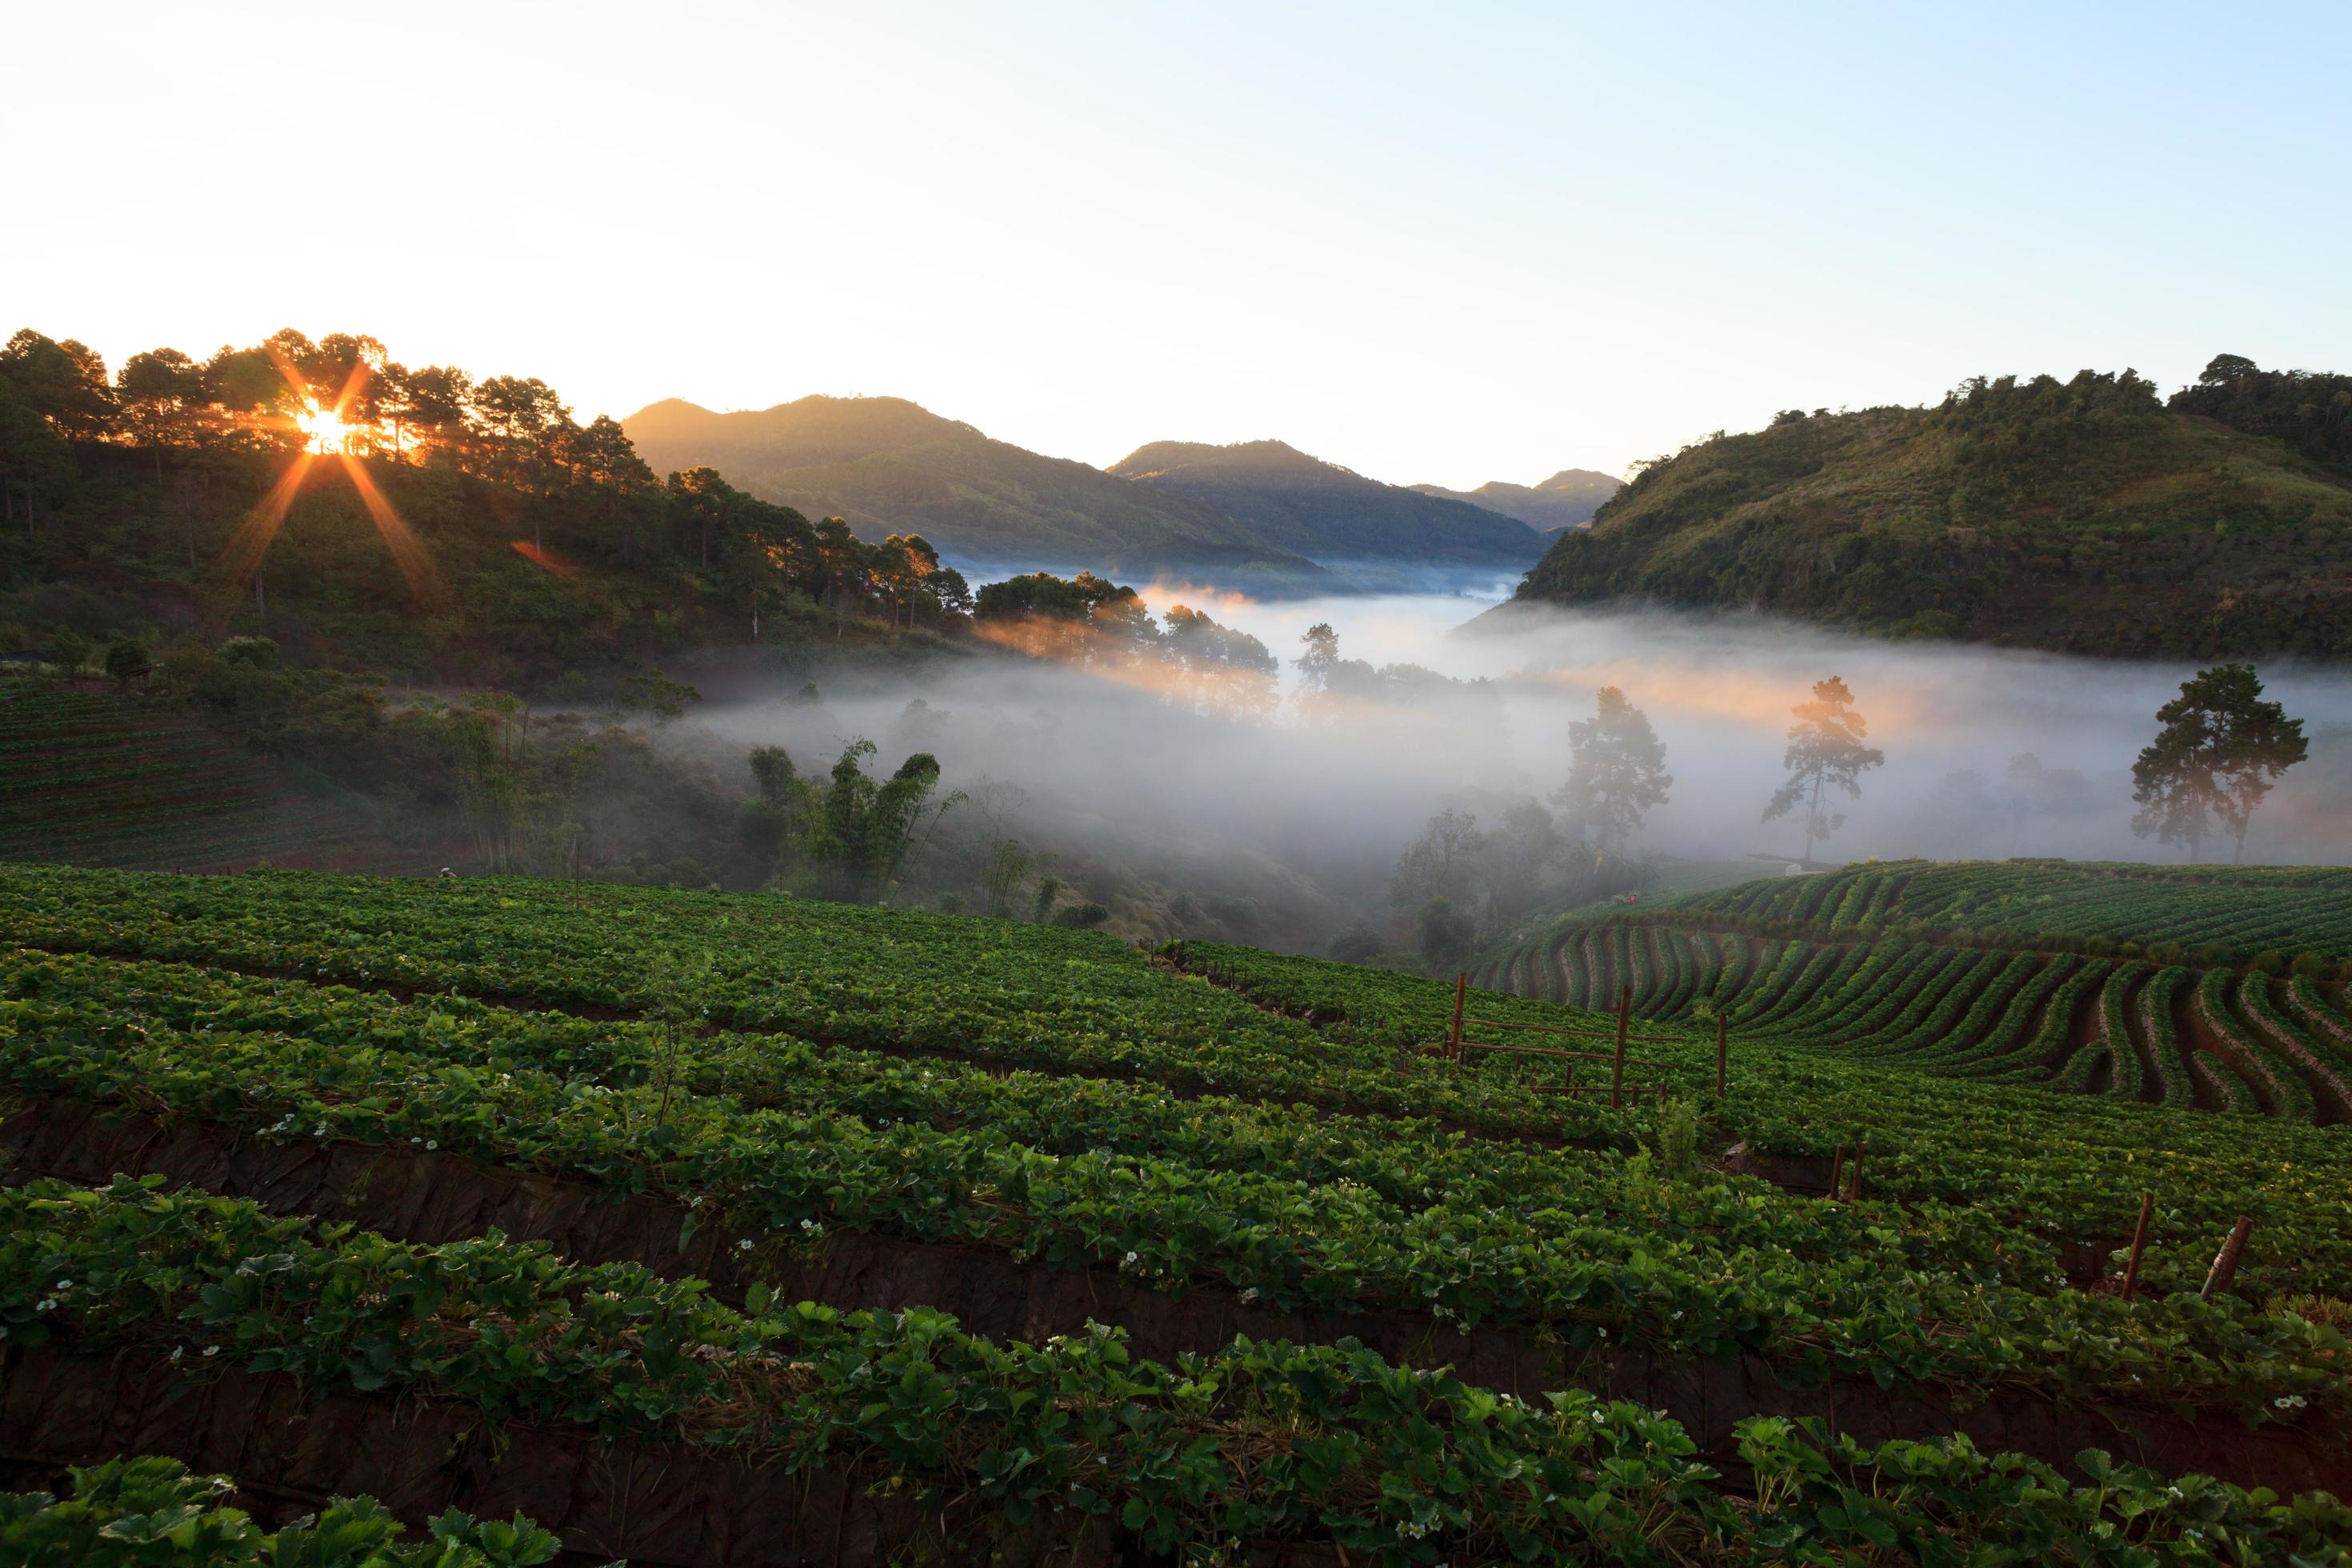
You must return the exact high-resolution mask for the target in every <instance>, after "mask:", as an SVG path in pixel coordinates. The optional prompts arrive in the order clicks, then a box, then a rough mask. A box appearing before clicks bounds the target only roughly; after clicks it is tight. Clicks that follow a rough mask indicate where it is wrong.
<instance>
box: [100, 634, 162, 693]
mask: <svg viewBox="0 0 2352 1568" xmlns="http://www.w3.org/2000/svg"><path fill="white" fill-rule="evenodd" d="M154 668H155V661H154V660H153V659H152V658H149V657H148V655H147V650H146V649H145V648H144V647H141V646H140V645H139V644H137V643H135V642H129V641H125V642H119V643H116V644H115V645H114V646H113V647H110V648H108V649H107V650H106V673H107V674H108V675H110V676H111V677H113V678H114V682H115V684H116V685H118V686H122V687H128V686H129V685H130V684H131V682H132V681H134V680H144V679H147V677H148V676H149V675H150V674H151V673H152V672H153V670H154Z"/></svg>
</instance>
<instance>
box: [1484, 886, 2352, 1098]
mask: <svg viewBox="0 0 2352 1568" xmlns="http://www.w3.org/2000/svg"><path fill="white" fill-rule="evenodd" d="M1943 869H1945V868H1929V869H1926V870H1923V869H1921V868H1917V867H1903V866H1894V867H1885V868H1866V869H1864V870H1860V871H1856V872H1853V873H1840V874H1838V875H1837V876H1834V877H1813V878H1791V879H1787V882H1788V883H1789V884H1790V885H1788V886H1783V885H1782V884H1781V883H1780V882H1766V883H1762V884H1759V885H1757V887H1756V888H1755V889H1751V890H1748V891H1747V892H1745V893H1743V892H1742V891H1741V889H1730V890H1729V891H1728V892H1727V893H1715V894H1707V895H1704V896H1703V897H1702V898H1701V899H1699V900H1690V901H1686V902H1685V904H1681V905H1675V906H1667V907H1664V908H1661V909H1659V910H1648V911H1644V912H1643V913H1642V914H1639V915H1611V916H1607V917H1604V918H1602V919H1601V920H1600V921H1589V922H1584V923H1579V924H1571V925H1569V926H1566V927H1564V928H1561V929H1559V930H1557V931H1553V932H1551V933H1549V934H1548V935H1546V936H1545V937H1543V938H1541V939H1539V940H1538V941H1537V942H1532V943H1529V944H1528V947H1527V949H1524V950H1522V951H1521V952H1512V953H1508V954H1506V955H1504V956H1503V957H1501V958H1499V959H1496V960H1493V961H1490V962H1489V963H1486V965H1485V966H1483V967H1482V969H1481V970H1480V971H1479V973H1478V975H1477V978H1478V979H1479V980H1480V981H1481V983H1482V984H1495V985H1497V986H1499V987H1500V988H1505V989H1511V990H1514V991H1517V992H1519V993H1520V994H1528V995H1534V996H1538V997H1540V998H1542V999H1545V1000H1549V1001H1556V1002H1559V1003H1563V1004H1565V1005H1570V1006H1576V1007H1587V1008H1605V1007H1608V1006H1609V1005H1612V1002H1613V1001H1614V1000H1615V998H1616V995H1617V994H1618V989H1619V988H1620V987H1622V986H1627V985H1630V986H1631V987H1632V991H1633V1009H1634V1011H1635V1013H1636V1014H1637V1015H1639V1016H1641V1017H1643V1019H1644V1020H1647V1021H1651V1022H1675V1023H1686V1024H1700V1023H1704V1022H1705V1021H1706V1020H1708V1019H1711V1018H1713V1017H1714V1016H1717V1015H1718V1014H1719V1015H1722V1016H1726V1017H1727V1018H1728V1019H1729V1020H1730V1023H1731V1026H1732V1027H1734V1028H1735V1029H1738V1031H1739V1032H1740V1033H1741V1034H1742V1036H1743V1037H1748V1038H1754V1039H1770V1040H1775V1041H1780V1042H1783V1043H1786V1044H1789V1045H1790V1046H1792V1047H1804V1048H1811V1049H1817V1050H1820V1051H1822V1052H1825V1053H1830V1054H1835V1055H1841V1056H1848V1057H1859V1058H1869V1059H1874V1060H1881V1061H1887V1062H1900V1063H1901V1064H1902V1065H1904V1066H1906V1067H1907V1068H1912V1069H1914V1070H1917V1071H1921V1072H1927V1073H1932V1074H1938V1075H1948V1076H1959V1077H1971V1078H1985V1079H1997V1080H2000V1081H2003V1082H2013V1083H2022V1084H2039V1085H2041V1086H2042V1087H2044V1088H2046V1089H2052V1090H2053V1091H2056V1092H2061V1093H2074V1094H2087V1093H2096V1094H2100V1095H2103V1096H2108V1097H2113V1098H2117V1099H2123V1100H2139V1101H2144V1102H2147V1103H2150V1104H2165V1105H2171V1106H2175V1107H2183V1106H2194V1107H2197V1108H2199V1109H2203V1110H2217V1111H2232V1112H2245V1113H2259V1114H2264V1115H2271V1116H2278V1117H2284V1118H2289V1119H2293V1120H2296V1121H2313V1122H2316V1123H2318V1124H2320V1125H2322V1126H2332V1125H2336V1124H2337V1123H2341V1122H2346V1121H2352V1014H2347V1011H2346V1007H2347V1004H2346V1002H2345V999H2344V992H2345V987H2344V985H2343V984H2341V983H2338V982H2335V981H2331V980H2315V979H2314V978H2313V977H2311V976H2310V975H2308V974H2301V973H2298V974H2294V975H2279V974H2273V973H2264V972H2263V971H2260V970H2246V971H2241V970H2238V969H2236V968H2234V967H2211V968H2205V969H2202V970H2183V969H2181V968H2180V967H2179V966H2177V965H2168V964H2161V963H2151V962H2149V961H2147V960H2146V959H2140V958H2134V957H2128V956H2123V957H2110V956H2105V955H2101V954H2077V953H2073V952H2044V951H2042V950H2040V949H2037V948H2034V947H2031V946H2017V945H2011V946H1999V945H1994V946H1981V945H1976V944H1974V943H1954V942H1950V941H1949V940H1937V934H1936V933H1935V932H1934V931H1928V932H1927V933H1926V934H1916V933H1918V932H1919V928H1918V927H1916V926H1915V925H1911V924H1905V925H1903V926H1901V927H1900V928H1899V929H1897V930H1895V931H1887V932H1885V933H1884V934H1879V935H1875V936H1873V935H1871V934H1870V931H1871V929H1872V928H1871V925H1870V922H1871V921H1884V919H1885V915H1884V911H1885V910H1901V909H1903V908H1905V907H1907V906H1908V904H1909V902H1910V900H1911V899H1912V898H1913V896H1914V891H1915V890H1916V889H1918V888H1919V885H1920V883H1921V881H1922V879H1924V878H1927V877H1928V876H1929V875H1931V874H1940V872H1941V871H1942V870H1943ZM1969 869H1973V868H1969ZM2004 869H2005V868H2004ZM2034 875H2035V876H2037V877H2049V876H2053V875H2056V873H2052V872H2037V873H2034ZM2314 875H2317V874H2316V873H2315V874H2314ZM2077 880H2078V881H2079V880H2080V879H2077ZM2094 880H2096V881H2099V882H2102V883H2105V884H2112V885H2114V886H2119V887H2124V888H2126V889H2130V888H2133V887H2136V886H2138V885H2140V884H2139V883H2138V882H2137V880H2136V879H2131V878H2126V877H2122V876H2107V875H2105V874H2104V873H2102V874H2100V875H2099V876H2097V877H2095V878H2094ZM1803 883H1811V884H1813V885H1812V886H1811V887H1810V888H1808V887H1803V886H1799V885H1797V884H1803ZM2029 885H2031V884H2029ZM1840 886H1843V889H1844V891H1843V893H1842V894H1838V893H1837V889H1838V888H1839V887H1840ZM2245 892H2246V890H2245V889H2242V888H2240V887H2238V886H2236V885H2234V884H2228V883H2221V882H2219V881H2216V882H2215V883H2214V884H2213V885H2211V886H2207V885H2205V884H2204V883H2202V882H2200V883H2199V884H2197V885H2195V886H2193V887H2191V888H2190V889H2189V890H2188V892H2186V893H2182V892H2179V891H2170V892H2168V893H2167V894H2166V897H2167V898H2168V899H2169V900H2171V901H2172V904H2173V910H2172V913H2173V915H2174V917H2175V918H2176V921H2177V922H2179V923H2177V925H2176V927H2175V929H2191V930H2193V929H2195V926H2194V922H2193V921H2191V920H2190V919H2189V910H2188V909H2187V907H2186V904H2185V902H2184V900H2187V899H2188V898H2189V897H2192V896H2193V897H2199V898H2203V899H2206V900H2230V901H2234V900H2237V899H2239V898H2241V897H2242V896H2245ZM1832 895H1836V897H1835V899H1834V900H1833V899H1832ZM2278 896H2280V897H2284V898H2289V899H2293V900H2319V901H2320V903H2321V904H2323V905H2324V906H2325V907H2324V908H2319V907H2315V908H2312V909H2307V910H2305V914H2306V916H2307V917H2308V918H2310V919H2312V920H2314V921H2315V922H2317V923H2318V924H2319V925H2320V926H2322V927H2325V926H2326V925H2327V924H2328V923H2329V922H2331V921H2335V920H2336V919H2338V918H2339V917H2346V918H2352V914H2347V911H2352V888H2346V889H2335V888H2333V887H2329V886H2322V887H2321V888H2320V889H2318V890H2316V891H2311V890H2306V889H2305V888H2304V886H2303V884H2302V883H2301V882H2300V881H2297V882H2290V883H2287V884H2285V885H2284V889H2283V891H2282V892H2281V893H2280V894H2279V895H2278ZM1743 902H1744V903H1745V904H1746V905H1749V906H1753V907H1755V908H1759V909H1765V910H1775V909H1777V910H1802V909H1804V908H1807V907H1832V905H1833V904H1834V907H1836V908H1837V909H1838V910H1839V912H1838V914H1837V915H1836V917H1835V921H1834V929H1835V930H1837V931H1840V932H1842V933H1843V935H1842V937H1840V938H1830V937H1822V938H1794V939H1788V938H1778V937H1769V936H1766V935H1763V934H1759V933H1758V932H1755V931H1744V930H1742V929H1741V926H1742V924H1743V922H1745V923H1755V922H1753V921H1748V920H1747V916H1746V915H1745V913H1744V912H1743V910H1742V908H1741V907H1739V906H1742V905H1743ZM1720 906H1734V907H1732V908H1730V909H1728V910H1726V909H1724V908H1722V907H1720ZM2297 907H2298V908H2303V907H2304V906H2303V904H2301V903H2298V904H2297ZM1727 949H1728V950H1729V952H1728V954H1727V951H1726V950H1727ZM1525 952H1532V953H1533V955H1534V958H1533V960H1532V961H1530V960H1529V959H1528V958H1526V957H1524V956H1523V953H1525ZM1735 974H1736V975H1738V981H1737V983H1736V984H1727V981H1728V980H1729V979H1730V977H1731V976H1733V975H1735ZM1526 976H1531V977H1532V978H1531V979H1523V978H1522V977H1526ZM2143 995H2146V996H2147V997H2148V998H2151V999H2152V1000H2150V1001H2148V1002H2147V1004H2146V1005H2143V1002H2142V997H2143Z"/></svg>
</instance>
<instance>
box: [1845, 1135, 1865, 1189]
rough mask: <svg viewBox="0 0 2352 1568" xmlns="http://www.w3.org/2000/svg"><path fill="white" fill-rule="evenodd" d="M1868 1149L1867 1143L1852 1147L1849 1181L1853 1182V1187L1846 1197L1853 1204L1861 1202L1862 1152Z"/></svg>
mask: <svg viewBox="0 0 2352 1568" xmlns="http://www.w3.org/2000/svg"><path fill="white" fill-rule="evenodd" d="M1869 1147H1870V1145H1869V1144H1868V1143H1857V1144H1855V1145H1854V1146H1853V1171H1852V1172H1851V1173H1849V1179H1850V1180H1851V1181H1852V1182H1853V1190H1852V1191H1851V1192H1849V1193H1847V1194H1846V1197H1847V1198H1848V1199H1849V1200H1850V1201H1852V1202H1854V1203H1860V1202H1862V1152H1863V1151H1864V1149H1867V1148H1869Z"/></svg>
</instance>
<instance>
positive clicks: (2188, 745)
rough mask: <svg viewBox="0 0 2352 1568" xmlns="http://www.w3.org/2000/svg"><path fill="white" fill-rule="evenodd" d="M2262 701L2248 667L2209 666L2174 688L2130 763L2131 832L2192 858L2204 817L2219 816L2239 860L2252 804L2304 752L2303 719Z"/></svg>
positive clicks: (2260, 689) (2260, 688)
mask: <svg viewBox="0 0 2352 1568" xmlns="http://www.w3.org/2000/svg"><path fill="white" fill-rule="evenodd" d="M2262 696H2263V683H2262V682H2261V681H2260V680H2258V679H2255V677H2254V667H2253V666H2252V665H2251V664H2223V665H2217V666H2215V667H2214V668H2211V669H2200V670H2199V671H2198V672H2197V678H2196V679H2194V680H2184V681H2182V682H2181V683H2180V695H2179V696H2178V697H2176V698H2174V699H2173V700H2171V701H2169V702H2168V703H2166V704H2165V705H2164V706H2163V707H2161V708H2159V709H2158V710H2156V717H2157V721H2158V723H2160V724H2162V725H2163V726H2164V728H2163V729H2161V730H2159V731H2157V736H2156V743H2155V744H2154V745H2151V746H2149V747H2148V748H2147V750H2146V751H2144V752H2140V754H2139V760H2138V761H2137V762H2136V763H2132V786H2133V787H2132V799H2134V800H2135V801H2137V802H2138V803H2139V810H2138V811H2137V813H2135V814H2134V815H2133V816H2132V831H2133V832H2134V833H2137V834H2138V835H2139V836H2140V837H2143V838H2145V837H2147V836H2148V835H2150V834H2154V835H2155V836H2156V837H2157V838H2158V841H2160V842H2162V843H2166V844H2186V845H2187V846H2188V847H2189V859H2190V860H2192V861H2194V860H2195V859H2196V858H2197V852H2198V848H2199V847H2200V846H2201V845H2202V844H2203V843H2204V841H2205V832H2206V824H2207V822H2208V820H2209V819H2211V818H2219V819H2220V821H2221V826H2222V827H2223V829H2225V830H2226V831H2227V832H2228V833H2229V835H2230V838H2231V844H2232V845H2233V846H2234V854H2233V856H2232V858H2241V859H2242V858H2244V856H2245V853H2246V825H2247V824H2248V823H2249V822H2250V821H2251V820H2252V817H2253V815H2254V807H2256V806H2258V805H2261V804H2262V802H2263V796H2264V795H2268V794H2270V792H2271V785H2272V784H2275V783H2276V782H2277V781H2278V777H2279V775H2280V774H2281V773H2284V772H2286V771H2287V769H2289V768H2291V767H2293V766H2294V764H2295V763H2299V762H2301V761H2303V759H2304V757H2305V755H2306V754H2307V753H2308V752H2309V751H2310V746H2309V744H2308V743H2307V742H2305V740H2304V738H2303V721H2302V720H2300V719H2290V718H2288V717H2287V716H2286V710H2285V709H2284V708H2283V707H2281V706H2280V705H2279V704H2277V703H2275V702H2265V701H2263V700H2262Z"/></svg>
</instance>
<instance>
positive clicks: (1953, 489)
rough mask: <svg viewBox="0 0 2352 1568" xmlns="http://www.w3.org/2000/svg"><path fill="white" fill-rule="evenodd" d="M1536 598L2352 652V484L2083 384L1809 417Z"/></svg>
mask: <svg viewBox="0 0 2352 1568" xmlns="http://www.w3.org/2000/svg"><path fill="white" fill-rule="evenodd" d="M1518 596H1519V598H1520V599H1521V600H1523V601H1530V602H1548V603H1556V604H1593V603H1602V602H1610V601H1624V600H1632V601H1644V602H1655V603H1661V604H1666V605H1680V606H1686V607H1696V608H1723V609H1731V608H1752V609H1761V610H1767V611H1771V612H1775V613H1778V614H1781V615H1789V616H1799V617H1801V618H1803V619H1807V620H1812V621H1819V622H1822V623H1825V624H1830V625H1835V626H1853V627H1856V628H1860V629H1864V630H1869V631H1876V632H1883V633H1891V634H1894V635H1895V636H1939V637H1966V638H1971V639H1979V640H1983V641H1989V642H1997V643H2007V644H2014V645H2020V646H2026V647H2047V648H2063V649H2068V650H2073V651H2078V652H2084V653H2096V654H2115V655H2147V656H2162V657H2194V658H2204V657H2210V656H2215V655H2222V654H2254V653H2280V652H2298V653H2306V654H2313V655H2335V654H2339V653H2341V652H2342V651H2343V650H2344V649H2345V648H2346V647H2347V646H2352V470H2347V469H2344V468H2332V467H2327V466H2325V465H2322V464H2319V463H2315V462H2314V461H2313V460H2311V459H2310V458H2306V457H2305V456H2303V455H2301V454H2300V453H2299V452H2298V451H2296V450H2294V448H2292V447H2289V446H2288V445H2286V444H2285V443H2284V442H2283V441H2281V440H2279V439H2274V438H2272V437H2266V436H2259V435H2249V434H2247V433H2245V432H2244V431H2242V430H2239V429H2235V428H2232V427H2231V426H2225V425H2223V424H2221V423H2220V422H2219V421H2218V420H2216V419H2214V418H2211V417H2209V416H2204V415H2201V414H2192V413H2189V412H2185V411H2183V410H2181V409H2179V408H2173V409H2168V408H2167V407H2165V406H2164V405H2162V404H2161V403H2159V402H2158V398H2157V395H2156V393H2155V389H2154V388H2153V387H2151V386H2150V385H2149V384H2147V382H2146V381H2144V380H2141V379H2139V378H2138V377H2137V376H2134V375H2132V374H2130V373H2129V372H2125V373H2124V374H2122V375H2120V376H2104V375H2094V374H2091V373H2089V372H2087V371H2086V372H2084V373H2083V374H2080V375H2078V376H2076V377H2075V378H2074V380H2072V381H2070V382H2064V383H2061V382H2058V381H2056V380H2053V379H2052V378H2051V377H2048V376H2042V377H2037V378H2035V379H2034V380H2032V381H2030V382H2025V383H2018V382H2016V381H2014V380H2013V379H2011V378H2003V379H2001V380H2000V381H1996V382H1990V383H1986V382H1982V381H1979V382H1972V383H1970V384H1969V385H1968V386H1966V387H1964V388H1963V389H1962V390H1961V391H1959V392H1958V393H1956V394H1955V395H1953V396H1951V397H1950V398H1948V399H1947V400H1946V401H1945V402H1944V403H1943V404H1941V405H1937V406H1934V407H1927V408H1895V407H1889V408H1874V409H1867V410H1864V411H1863V412H1860V413H1855V414H1835V415H1832V414H1827V413H1819V414H1814V415H1811V416H1808V415H1806V414H1804V413H1802V412H1801V411H1799V410H1790V412H1788V413H1786V414H1783V415H1782V416H1780V418H1779V419H1777V420H1775V422H1774V423H1773V425H1772V426H1771V427H1770V428H1769V429H1766V430H1760V431H1756V432H1753V433H1751V434H1748V435H1740V436H1720V435H1718V436H1716V437H1711V438H1709V439H1707V440H1706V441H1703V442H1700V443H1699V444H1697V445H1696V446H1694V447H1687V448H1685V450H1684V451H1682V452H1681V453H1679V454H1677V455H1676V456H1675V457H1674V458H1669V459H1665V460H1664V461H1661V462H1658V463H1656V464H1654V465H1652V466H1650V467H1649V468H1644V469H1643V471H1642V472H1641V474H1640V475H1639V476H1638V477H1637V478H1636V479H1634V480H1633V482H1632V483H1631V484H1629V485H1628V486H1626V488H1625V489H1623V490H1622V491H1621V492H1619V493H1618V494H1617V496H1615V497H1614V498H1613V499H1612V500H1610V502H1609V503H1608V504H1607V505H1606V506H1604V507H1602V508H1601V510H1600V512H1599V513H1598V514H1597V515H1596V516H1595V517H1594V519H1593V522H1592V526H1591V529H1590V530H1589V531H1576V532H1573V533H1568V534H1563V535H1561V536H1559V538H1558V539H1556V540H1555V541H1554V542H1553V543H1552V546H1551V549H1550V551H1549V552H1548V553H1547V554H1546V555H1545V557H1544V559H1543V561H1542V563H1540V564H1538V566H1537V567H1536V569H1535V570H1534V571H1533V572H1531V573H1529V574H1528V578H1527V580H1526V582H1525V583H1524V584H1522V586H1521V588H1520V590H1519V595H1518Z"/></svg>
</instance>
